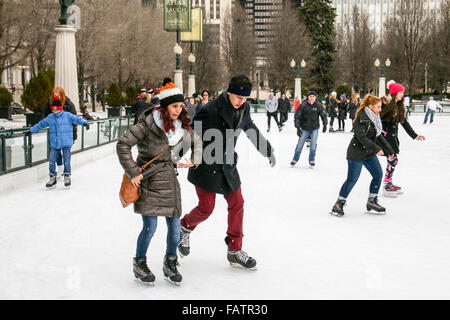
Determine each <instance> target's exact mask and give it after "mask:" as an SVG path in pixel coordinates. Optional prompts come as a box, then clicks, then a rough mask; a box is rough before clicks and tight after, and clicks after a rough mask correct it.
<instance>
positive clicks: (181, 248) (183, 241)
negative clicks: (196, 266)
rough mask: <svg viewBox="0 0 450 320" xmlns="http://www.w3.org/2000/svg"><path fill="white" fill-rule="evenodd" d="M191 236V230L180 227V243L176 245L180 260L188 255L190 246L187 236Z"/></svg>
mask: <svg viewBox="0 0 450 320" xmlns="http://www.w3.org/2000/svg"><path fill="white" fill-rule="evenodd" d="M190 234H191V230H188V229H186V228H185V227H183V226H181V230H180V242H179V243H178V252H179V253H180V256H181V257H182V258H184V257H186V256H188V255H189V253H190V251H191V246H190V243H189V236H190Z"/></svg>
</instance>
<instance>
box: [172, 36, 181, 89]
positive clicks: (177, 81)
mask: <svg viewBox="0 0 450 320" xmlns="http://www.w3.org/2000/svg"><path fill="white" fill-rule="evenodd" d="M173 53H175V56H176V68H175V81H174V82H175V85H176V86H177V87H178V88H180V90H181V92H183V71H182V70H181V66H180V56H181V54H182V53H183V49H182V48H181V47H180V32H179V31H177V43H176V44H175V46H174V47H173Z"/></svg>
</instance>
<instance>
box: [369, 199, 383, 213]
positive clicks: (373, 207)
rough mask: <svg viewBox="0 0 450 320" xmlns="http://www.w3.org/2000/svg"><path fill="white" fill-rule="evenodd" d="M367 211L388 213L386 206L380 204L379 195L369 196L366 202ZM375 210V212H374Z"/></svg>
mask: <svg viewBox="0 0 450 320" xmlns="http://www.w3.org/2000/svg"><path fill="white" fill-rule="evenodd" d="M366 209H367V213H372V214H386V208H384V207H382V206H380V205H379V204H378V197H373V198H369V199H368V200H367V204H366ZM372 211H374V212H372Z"/></svg>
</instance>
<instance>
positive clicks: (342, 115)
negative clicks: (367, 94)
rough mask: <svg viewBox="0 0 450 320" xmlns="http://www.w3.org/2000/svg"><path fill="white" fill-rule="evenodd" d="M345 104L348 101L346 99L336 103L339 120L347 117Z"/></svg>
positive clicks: (346, 104)
mask: <svg viewBox="0 0 450 320" xmlns="http://www.w3.org/2000/svg"><path fill="white" fill-rule="evenodd" d="M347 106H348V103H347V102H346V101H341V102H339V103H338V109H339V112H338V119H339V120H345V119H347Z"/></svg>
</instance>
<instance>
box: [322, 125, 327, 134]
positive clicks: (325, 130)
mask: <svg viewBox="0 0 450 320" xmlns="http://www.w3.org/2000/svg"><path fill="white" fill-rule="evenodd" d="M322 132H323V133H325V132H327V126H326V125H324V126H323V129H322Z"/></svg>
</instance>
